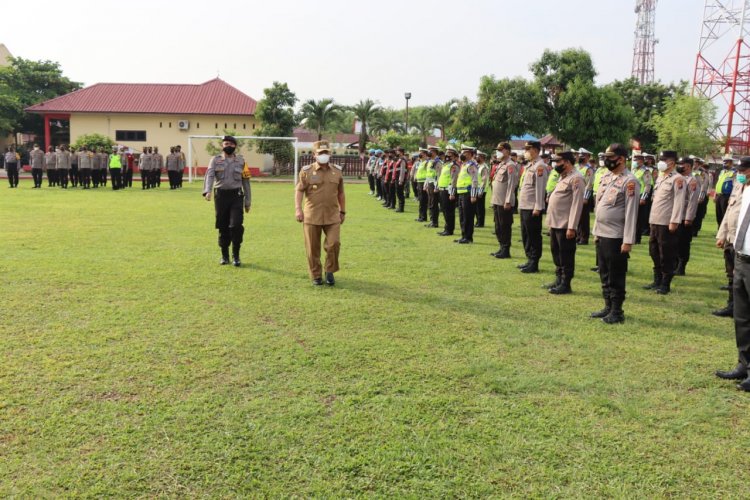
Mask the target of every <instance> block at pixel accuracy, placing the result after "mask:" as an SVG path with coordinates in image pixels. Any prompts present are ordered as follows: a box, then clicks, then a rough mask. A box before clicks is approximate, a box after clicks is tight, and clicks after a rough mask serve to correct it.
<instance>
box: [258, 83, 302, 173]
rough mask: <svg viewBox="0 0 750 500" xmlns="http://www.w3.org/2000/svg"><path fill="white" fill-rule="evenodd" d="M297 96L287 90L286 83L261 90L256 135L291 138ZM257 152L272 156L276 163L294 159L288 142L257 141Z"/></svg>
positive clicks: (274, 84)
mask: <svg viewBox="0 0 750 500" xmlns="http://www.w3.org/2000/svg"><path fill="white" fill-rule="evenodd" d="M296 103H297V96H296V95H294V92H292V91H291V90H289V86H288V85H287V84H286V83H279V82H273V85H271V87H269V88H267V89H264V90H263V98H262V99H261V100H260V101H259V102H258V106H257V107H256V109H255V116H256V117H257V118H258V120H259V121H260V128H259V129H258V131H257V134H258V135H260V136H265V137H291V136H292V135H293V134H294V126H295V124H296V122H297V120H296V117H295V116H294V105H295V104H296ZM256 148H257V151H258V152H259V153H264V154H272V155H274V161H275V162H276V163H284V162H289V161H290V160H291V158H293V157H294V148H293V146H292V144H291V143H290V142H284V143H281V144H280V143H279V142H278V141H259V142H258V143H257V145H256Z"/></svg>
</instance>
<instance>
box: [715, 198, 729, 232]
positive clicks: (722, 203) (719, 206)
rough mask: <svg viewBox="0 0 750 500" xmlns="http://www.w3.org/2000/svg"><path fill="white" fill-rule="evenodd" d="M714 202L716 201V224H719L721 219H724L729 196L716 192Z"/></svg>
mask: <svg viewBox="0 0 750 500" xmlns="http://www.w3.org/2000/svg"><path fill="white" fill-rule="evenodd" d="M714 202H715V203H716V225H717V226H721V221H722V220H724V214H725V213H726V211H727V206H728V205H729V196H727V195H725V194H719V193H716V196H715V197H714Z"/></svg>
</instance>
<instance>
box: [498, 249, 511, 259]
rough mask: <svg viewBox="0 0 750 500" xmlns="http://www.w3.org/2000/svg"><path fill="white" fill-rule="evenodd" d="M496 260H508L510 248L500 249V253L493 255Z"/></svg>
mask: <svg viewBox="0 0 750 500" xmlns="http://www.w3.org/2000/svg"><path fill="white" fill-rule="evenodd" d="M495 258H496V259H510V247H501V248H500V251H499V252H497V253H496V254H495Z"/></svg>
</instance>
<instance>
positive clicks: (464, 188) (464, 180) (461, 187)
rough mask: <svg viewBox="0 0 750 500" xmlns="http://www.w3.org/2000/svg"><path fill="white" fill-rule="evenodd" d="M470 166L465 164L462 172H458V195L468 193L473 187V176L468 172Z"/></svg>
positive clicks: (462, 166)
mask: <svg viewBox="0 0 750 500" xmlns="http://www.w3.org/2000/svg"><path fill="white" fill-rule="evenodd" d="M468 169H469V164H468V163H464V164H463V165H461V170H460V171H459V172H458V180H457V181H456V192H457V193H458V194H463V193H468V192H469V188H470V187H471V176H470V175H469V172H468Z"/></svg>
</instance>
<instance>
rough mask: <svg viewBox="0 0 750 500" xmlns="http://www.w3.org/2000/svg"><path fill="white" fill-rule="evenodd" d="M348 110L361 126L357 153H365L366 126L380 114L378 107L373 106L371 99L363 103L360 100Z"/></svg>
mask: <svg viewBox="0 0 750 500" xmlns="http://www.w3.org/2000/svg"><path fill="white" fill-rule="evenodd" d="M349 109H350V110H351V111H352V112H353V113H354V116H356V117H357V119H358V120H359V122H360V124H361V129H360V131H359V153H360V154H363V153H364V152H365V146H366V145H367V138H368V136H367V125H368V124H369V123H370V121H371V120H372V119H373V118H375V117H376V116H377V115H378V114H379V113H380V109H381V108H380V106H378V105H377V104H375V102H373V101H372V100H371V99H367V100H365V101H362V100H360V101H359V102H358V103H357V104H355V105H354V106H350V107H349Z"/></svg>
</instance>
